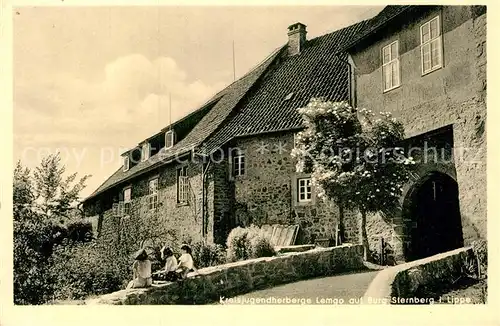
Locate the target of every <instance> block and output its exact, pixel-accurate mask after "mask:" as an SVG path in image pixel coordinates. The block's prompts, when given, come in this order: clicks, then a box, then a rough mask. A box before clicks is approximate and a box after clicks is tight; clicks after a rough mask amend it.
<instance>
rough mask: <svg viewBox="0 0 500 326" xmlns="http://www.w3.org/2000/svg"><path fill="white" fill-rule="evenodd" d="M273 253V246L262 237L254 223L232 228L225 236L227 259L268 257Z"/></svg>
mask: <svg viewBox="0 0 500 326" xmlns="http://www.w3.org/2000/svg"><path fill="white" fill-rule="evenodd" d="M274 254H275V251H274V248H273V246H272V245H271V243H270V242H269V240H268V239H266V238H264V237H262V236H261V235H260V229H259V228H258V227H256V226H254V225H251V226H250V227H248V228H242V227H237V228H234V229H233V230H231V232H230V233H229V236H228V237H227V259H228V261H238V260H245V259H249V258H258V257H269V256H273V255H274Z"/></svg>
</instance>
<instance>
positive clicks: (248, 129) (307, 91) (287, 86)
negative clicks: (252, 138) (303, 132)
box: [205, 21, 366, 151]
mask: <svg viewBox="0 0 500 326" xmlns="http://www.w3.org/2000/svg"><path fill="white" fill-rule="evenodd" d="M365 26H366V21H362V22H360V23H357V24H355V25H351V26H349V27H346V28H343V29H340V30H338V31H335V32H333V33H330V34H326V35H323V36H320V37H317V38H315V39H312V40H309V41H308V42H307V44H306V47H305V48H304V49H303V50H302V52H301V53H300V54H298V55H294V56H289V57H283V58H282V59H281V62H279V61H278V62H277V63H275V64H273V65H272V66H271V67H270V68H269V70H268V72H267V73H266V74H265V75H264V77H263V79H262V81H260V82H259V84H258V85H257V87H256V88H255V90H253V91H252V92H251V94H249V96H248V97H247V98H246V99H245V100H244V101H243V102H242V103H241V104H240V105H238V108H237V109H236V110H235V112H233V113H232V116H231V118H230V119H228V122H227V123H225V124H224V125H223V126H222V127H221V128H219V130H217V132H215V133H214V135H213V136H211V137H209V138H208V139H207V142H206V144H205V145H206V150H207V151H212V150H214V149H216V148H217V147H218V146H221V145H223V144H224V143H226V142H227V141H229V140H230V139H232V138H234V137H239V136H245V135H251V134H257V133H265V132H273V131H279V130H287V129H296V128H300V127H302V118H301V116H300V115H299V114H298V112H297V109H298V108H299V107H303V106H305V105H306V104H307V103H308V102H309V100H310V99H311V98H313V97H323V98H325V99H326V100H331V101H343V100H348V98H349V77H348V76H349V68H348V65H347V63H346V62H345V61H343V60H341V59H339V58H338V57H337V56H336V55H335V54H336V53H337V52H338V49H339V48H341V47H343V46H345V45H346V44H347V43H348V42H349V41H350V40H352V39H353V38H354V37H355V36H356V35H357V34H358V33H359V32H360V31H361V30H362V29H363V28H364V27H365ZM285 56H286V54H285ZM344 58H345V56H344ZM344 60H345V59H344Z"/></svg>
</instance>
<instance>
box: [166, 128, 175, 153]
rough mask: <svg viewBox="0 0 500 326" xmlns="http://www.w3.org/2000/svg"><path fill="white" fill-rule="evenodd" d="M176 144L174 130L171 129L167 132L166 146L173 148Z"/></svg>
mask: <svg viewBox="0 0 500 326" xmlns="http://www.w3.org/2000/svg"><path fill="white" fill-rule="evenodd" d="M173 146H174V132H173V131H172V130H169V131H167V132H166V133H165V148H167V149H168V148H171V147H173Z"/></svg>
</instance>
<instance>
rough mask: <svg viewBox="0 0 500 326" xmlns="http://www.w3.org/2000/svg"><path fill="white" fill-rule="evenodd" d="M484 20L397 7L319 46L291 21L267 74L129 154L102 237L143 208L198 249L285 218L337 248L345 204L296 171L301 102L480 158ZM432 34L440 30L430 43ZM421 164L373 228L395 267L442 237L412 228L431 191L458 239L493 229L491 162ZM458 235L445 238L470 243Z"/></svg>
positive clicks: (257, 74)
mask: <svg viewBox="0 0 500 326" xmlns="http://www.w3.org/2000/svg"><path fill="white" fill-rule="evenodd" d="M409 13H411V15H409ZM435 16H438V17H440V18H439V19H440V21H439V27H438V29H439V31H440V32H439V37H440V38H439V40H440V41H438V42H440V43H439V45H440V46H441V47H440V49H441V50H440V51H441V52H440V53H441V54H440V57H439V58H440V60H441V61H440V64H441V66H440V67H438V66H437V65H434V64H433V63H432V60H433V59H432V58H433V56H432V55H431V69H430V71H427V70H428V69H427V68H428V67H427V66H426V68H425V69H427V70H426V71H425V74H423V73H422V69H423V68H422V67H421V59H420V53H421V51H423V52H425V51H427V50H426V49H427V48H425V49H424V47H426V46H427V45H421V44H420V41H419V30H420V29H421V25H422V24H425V23H426V21H427V20H428V18H430V19H433V18H434V17H435ZM409 17H411V19H410V18H409ZM485 22H486V20H485V13H484V12H483V11H481V8H479V7H471V6H467V7H465V6H464V7H458V6H447V7H437V6H432V7H430V6H429V7H422V6H397V7H396V6H388V7H386V8H385V9H384V10H383V11H382V12H381V13H379V14H378V15H377V16H376V17H374V18H372V19H369V20H366V21H362V22H359V23H357V24H354V25H351V26H348V27H346V28H343V29H340V30H338V31H335V32H332V33H330V34H326V35H323V36H320V37H317V38H313V39H307V31H306V26H305V25H303V24H301V23H296V24H293V25H291V26H290V27H289V28H288V33H287V35H288V42H287V44H285V45H284V46H283V47H280V48H279V49H277V50H276V51H275V52H273V53H272V54H271V55H270V56H269V57H268V58H266V59H265V60H264V61H262V63H260V64H259V65H258V66H257V67H255V68H254V69H252V70H251V71H250V72H249V73H247V74H246V75H245V76H243V77H242V78H240V79H239V80H237V81H235V82H234V83H233V84H231V85H229V86H228V87H226V88H225V89H224V90H222V91H220V92H219V93H217V94H216V95H214V96H213V97H212V99H210V100H209V101H208V102H207V103H206V104H205V105H203V106H202V107H201V108H200V109H198V110H197V111H195V112H193V113H192V114H190V115H188V116H186V117H185V118H183V119H181V120H179V121H177V122H175V123H173V124H172V125H171V126H167V127H166V128H165V129H164V130H161V131H160V132H159V133H157V134H156V135H153V136H151V137H150V138H148V139H145V140H143V141H141V142H140V143H139V144H138V146H136V147H135V148H133V149H131V150H130V151H128V152H126V153H124V154H123V157H124V165H123V167H121V168H120V169H119V170H117V171H116V172H115V173H114V174H113V175H112V176H111V177H110V178H109V179H108V180H106V181H105V182H104V183H103V184H102V185H101V186H100V187H99V188H98V189H97V190H96V191H95V192H94V193H93V194H92V195H91V196H89V197H88V198H87V199H86V200H85V201H84V210H85V211H86V214H87V215H88V216H96V217H97V219H98V233H100V234H104V233H107V232H111V233H113V232H115V229H114V228H113V225H116V223H114V222H113V221H116V217H117V216H118V218H121V217H126V216H127V214H130V213H131V211H132V208H131V207H132V206H134V207H138V209H137V212H138V213H139V216H142V215H144V216H145V215H147V214H148V213H151V212H155V213H156V214H158V215H159V216H160V222H159V223H160V224H157V225H153V226H152V227H157V228H162V227H170V228H175V229H176V230H177V231H178V232H180V233H182V234H186V235H189V237H190V238H191V240H193V241H199V240H205V241H208V242H217V243H225V240H226V237H227V234H228V233H229V231H230V230H231V229H232V228H233V227H235V226H238V225H243V226H245V225H249V224H251V223H253V224H257V225H260V224H274V223H279V224H298V225H299V226H300V232H299V236H298V239H297V241H298V242H299V243H314V242H322V243H327V242H330V243H331V241H332V239H334V238H335V237H336V228H337V225H338V223H339V218H338V216H339V208H338V207H336V206H335V205H334V204H333V203H331V202H324V201H320V200H317V199H316V196H315V193H314V189H313V187H311V184H310V179H309V176H308V175H303V174H299V173H296V170H295V162H294V160H293V159H292V158H291V156H290V152H291V150H292V149H293V146H294V134H295V133H296V132H298V131H300V130H301V128H302V121H301V117H300V115H299V114H298V112H297V108H299V107H302V106H305V105H306V104H307V103H308V102H309V100H310V99H311V98H314V97H322V98H325V99H327V100H331V101H350V102H351V103H352V104H353V105H356V104H357V105H358V106H361V107H363V106H366V107H370V108H372V109H374V110H379V108H380V111H393V112H394V113H395V115H396V116H398V117H399V118H401V119H402V120H403V121H404V122H405V126H406V128H407V131H408V136H409V137H410V138H409V139H408V146H410V144H421V143H423V142H424V141H426V140H428V143H429V144H430V145H432V146H433V147H435V148H438V149H441V148H444V149H445V152H446V153H447V154H446V155H447V156H446V155H445V156H446V157H449V156H451V149H453V148H456V147H457V144H459V146H467V147H473V148H480V149H484V152H482V154H481V155H483V157H482V158H483V159H484V158H485V155H486V154H485V149H486V145H485V135H484V118H485V113H486V107H485V94H484V93H485V85H486V83H485V63H486V58H485V41H486V34H485V28H486V27H485ZM426 26H427V25H426ZM430 30H431V27H430V26H429V31H430ZM435 30H436V29H435V24H434V23H432V32H429V33H433V34H432V36H433V38H432V40H431V42H434V43H436V42H435V41H434V36H435V34H434V33H436V32H435ZM415 33H416V34H415ZM414 34H415V35H416V36H415V35H414ZM396 40H398V41H399V43H398V44H397V46H396V50H395V51H394V53H395V54H394V56H393V55H392V54H391V55H390V56H389V57H388V58H389V61H388V62H386V60H385V59H383V58H382V56H381V53H382V52H383V51H382V48H381V46H382V47H385V46H386V45H390V46H389V48H391V50H392V49H393V46H392V45H391V44H393V42H394V41H396ZM434 43H433V44H434ZM430 46H431V47H432V45H430ZM432 49H435V47H433V48H432ZM424 50H425V51H424ZM434 52H435V51H434ZM384 53H385V52H384ZM396 53H397V55H396ZM425 53H426V55H427V53H428V51H427V52H425ZM426 58H427V57H426ZM383 60H385V61H383ZM394 60H396V61H397V62H398V63H397V65H398V66H397V67H394V66H396V64H394V63H393V62H395V61H394ZM426 62H427V61H426ZM425 64H426V65H427V63H425ZM386 66H390V67H391V68H389V69H395V70H394V71H396V72H397V77H398V78H396V74H395V75H394V81H393V80H392V79H391V83H392V84H389V83H388V82H387V83H388V84H387V85H388V87H387V90H386V89H384V85H385V84H384V83H385V80H384V83H383V82H382V81H383V80H382V71H384V72H385V71H387V69H388V68H386ZM393 67H394V68H393ZM391 72H392V70H391ZM387 76H389V75H387ZM391 78H392V77H391ZM481 130H482V131H481ZM466 155H472V154H470V153H468V152H466ZM420 170H421V171H420V172H419V173H418V175H416V176H415V182H414V183H412V184H411V185H408V186H407V188H408V194H407V195H406V196H405V198H402V204H403V205H402V206H403V207H404V208H405V209H403V210H402V211H401V212H396V213H395V214H394V215H393V216H391V217H386V216H383V217H382V216H381V215H380V214H377V215H375V216H371V217H370V218H369V220H368V223H369V224H368V226H369V236H370V244H371V246H372V247H373V248H374V249H375V248H376V246H377V245H378V239H379V238H380V237H383V238H384V239H385V240H386V242H388V243H389V244H390V246H391V247H392V250H393V251H394V256H395V259H396V260H407V259H413V258H417V257H418V256H419V255H425V254H429V253H430V252H425V250H424V249H418V248H420V247H422V248H423V247H425V245H424V244H422V243H419V242H418V241H416V240H415V239H417V240H418V239H419V237H422V234H431V235H432V234H433V233H432V232H434V231H435V230H433V229H432V223H431V224H430V225H431V227H426V228H424V229H422V228H421V226H420V225H425V223H423V224H422V223H420V222H421V221H420V220H419V221H417V220H416V219H418V218H417V216H422V214H424V215H425V213H426V211H423V212H421V211H418V209H419V207H421V205H418V204H419V203H420V202H419V200H420V201H422V200H428V198H427V197H426V196H425V195H426V194H428V191H429V187H430V186H429V184H430V185H431V187H436V184H437V185H438V186H439V187H441V188H443V187H444V188H446V189H445V190H443V191H445V192H446V194H447V195H448V197H449V198H451V199H450V200H448V201H451V204H449V206H446V205H445V209H448V210H449V209H453V208H454V207H455V206H453V205H455V204H457V205H458V197H460V207H459V208H457V207H455V208H456V214H458V215H457V216H460V214H461V216H462V218H461V219H460V218H458V220H460V221H461V222H460V225H458V222H457V216H455V215H456V214H455V215H453V214H452V215H453V218H455V219H454V220H453V218H451V217H450V218H449V220H450V221H451V222H453V223H455V224H453V223H452V224H450V225H455V226H456V232H457V233H461V234H462V233H463V237H462V238H461V239H462V240H461V241H462V242H463V240H466V241H469V240H471V239H474V238H477V237H478V236H485V234H486V230H485V228H486V202H485V200H486V192H485V191H486V190H485V175H486V170H485V166H484V160H483V161H482V163H478V165H477V166H475V167H470V166H467V165H466V163H458V162H457V160H456V158H455V160H454V161H451V162H450V160H448V161H447V162H444V161H443V162H436V163H433V164H422V165H421V168H420ZM478 180H484V182H482V184H478ZM457 183H458V187H457ZM441 188H440V189H441ZM448 188H450V189H451V190H450V189H448ZM453 191H455V192H453ZM454 195H455V196H456V197H457V200H456V201H454V199H453V196H454ZM419 196H420V197H419ZM421 197H422V198H424V197H425V198H424V199H419V198H421ZM414 198H417V199H414ZM415 203H417V205H415ZM425 203H426V204H427V202H425ZM415 206H416V207H417V208H415ZM345 215H346V216H345V219H344V228H345V232H344V236H345V238H346V240H347V241H349V242H357V241H358V238H359V232H358V224H357V216H356V214H355V213H352V212H345ZM434 215H436V214H434ZM444 215H446V214H444ZM444 215H443V214H442V215H440V216H437V218H439V217H442V216H444ZM439 225H440V226H442V225H444V224H442V223H441V224H439ZM412 227H413V228H412ZM416 230H418V232H420V233H418V232H416ZM462 230H463V232H462ZM459 231H460V232H459ZM412 232H413V233H412ZM451 238H453V237H451ZM412 239H413V240H412ZM453 239H454V240H453ZM453 239H451V240H450V241H448V242H445V243H448V244H450V243H451V244H450V245H451V246H455V245H461V243H462V242H460V241H459V240H457V237H455V238H453ZM434 240H435V239H433V240H432V241H434ZM412 241H413V242H412ZM453 241H455V243H452V242H453ZM405 243H406V244H407V245H406V246H405V245H404V244H405ZM412 244H413V245H414V247H415V248H417V249H411V248H412V247H411V246H412ZM419 246H420V247H419ZM408 248H410V249H408ZM436 248H437V247H436ZM436 248H434V249H436ZM437 249H438V250H441V249H443V248H441V247H440V248H437ZM412 250H413V251H412Z"/></svg>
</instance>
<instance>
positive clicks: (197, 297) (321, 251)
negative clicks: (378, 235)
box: [85, 245, 365, 305]
mask: <svg viewBox="0 0 500 326" xmlns="http://www.w3.org/2000/svg"><path fill="white" fill-rule="evenodd" d="M362 257H363V249H362V246H361V245H343V246H339V247H332V248H318V249H313V250H309V251H305V252H296V253H295V252H294V253H287V254H283V255H282V256H277V257H266V258H258V259H251V260H246V261H240V262H236V263H231V264H225V265H220V266H214V267H208V268H203V269H200V270H198V272H197V273H190V275H189V276H188V278H187V279H185V280H182V281H178V282H174V283H164V284H154V285H153V286H152V287H150V288H147V289H129V290H121V291H118V292H114V293H111V294H107V295H103V296H101V297H98V298H94V299H89V300H87V301H86V302H85V304H111V305H122V304H125V305H130V304H151V305H152V304H205V303H211V302H217V301H219V300H220V299H221V298H229V297H233V296H236V295H240V294H244V293H248V292H251V291H255V290H258V289H263V288H266V287H270V286H274V285H278V284H284V283H290V282H294V281H298V280H301V279H307V278H313V277H319V276H329V275H334V274H336V273H340V272H345V271H352V270H362V269H365V267H364V265H363V259H362Z"/></svg>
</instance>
